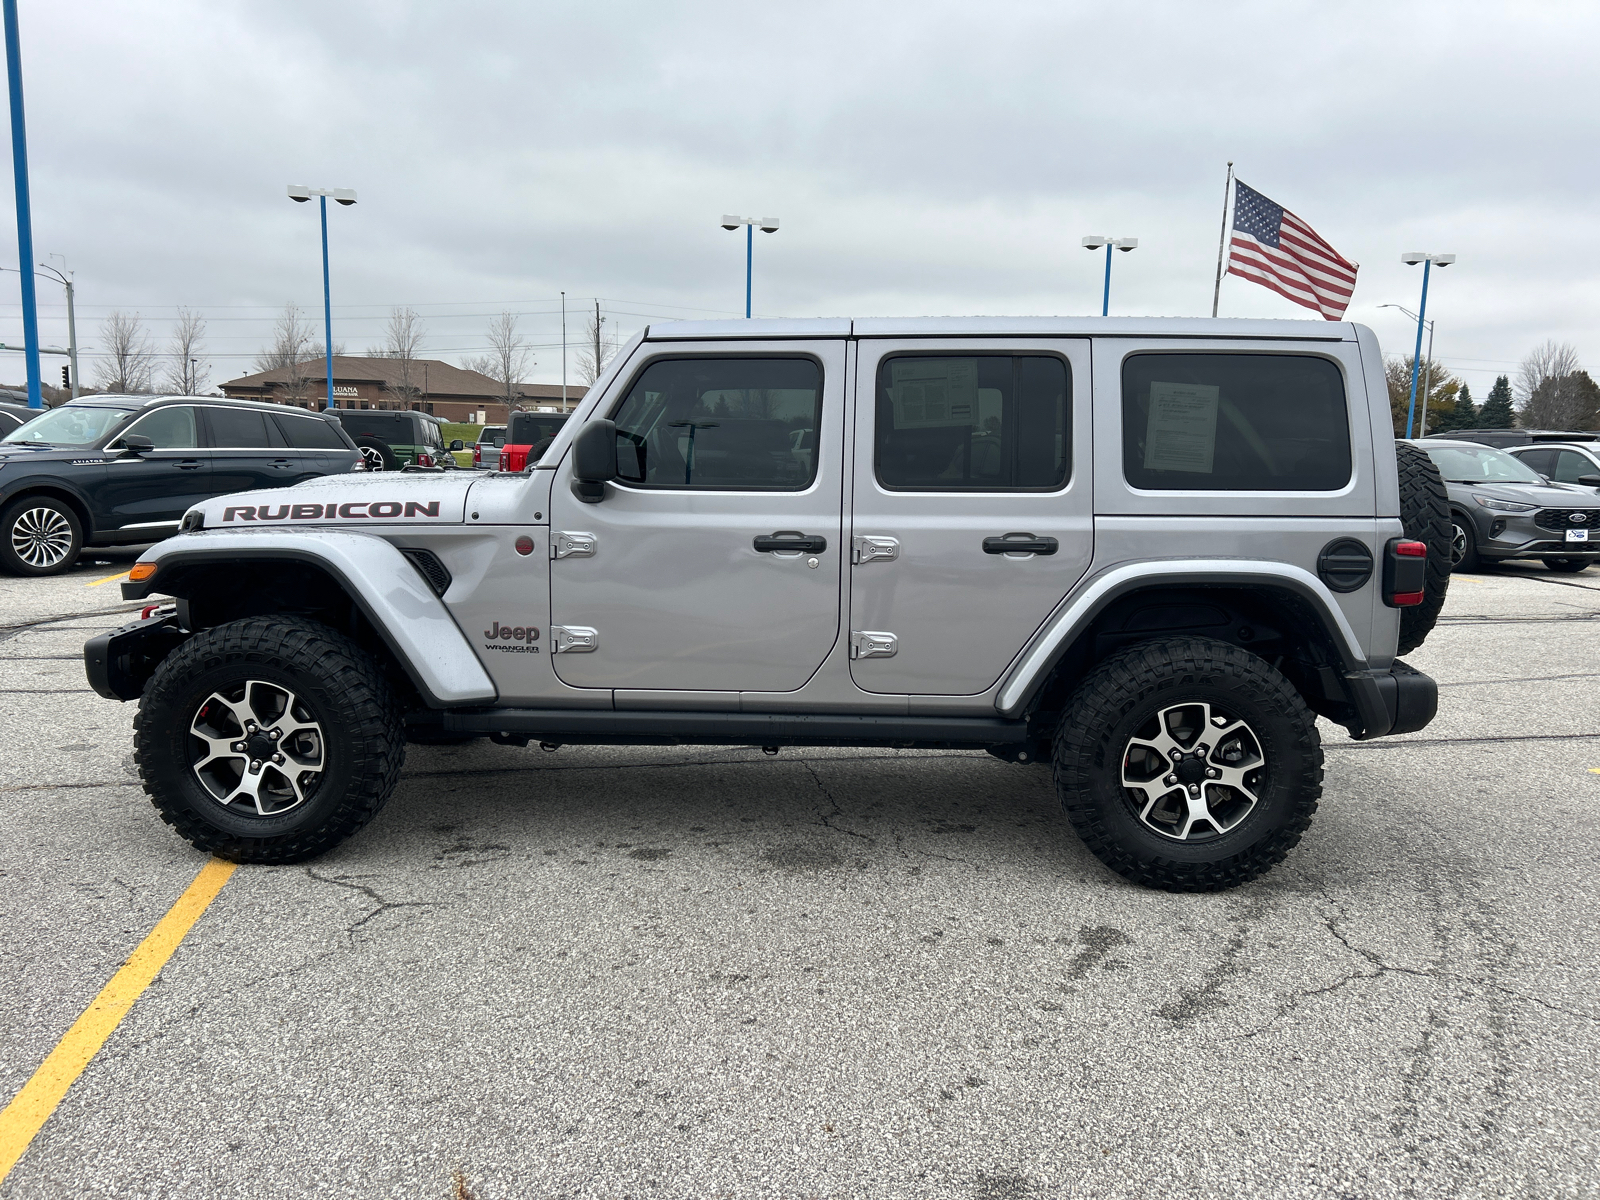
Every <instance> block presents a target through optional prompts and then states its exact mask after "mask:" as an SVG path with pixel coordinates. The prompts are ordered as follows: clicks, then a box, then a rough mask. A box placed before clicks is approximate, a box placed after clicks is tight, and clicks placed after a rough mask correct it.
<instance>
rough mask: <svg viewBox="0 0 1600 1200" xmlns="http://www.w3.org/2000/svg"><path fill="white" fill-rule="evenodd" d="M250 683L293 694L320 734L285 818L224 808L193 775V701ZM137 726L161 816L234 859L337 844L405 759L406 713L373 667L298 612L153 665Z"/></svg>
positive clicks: (259, 859)
mask: <svg viewBox="0 0 1600 1200" xmlns="http://www.w3.org/2000/svg"><path fill="white" fill-rule="evenodd" d="M246 680H262V681H265V682H267V683H269V684H274V685H281V686H283V687H284V688H286V689H287V690H289V691H291V692H293V693H294V695H295V696H297V697H298V698H299V700H300V701H301V703H302V704H303V705H304V706H305V708H306V709H308V710H309V711H310V712H311V713H312V715H313V716H314V718H315V720H316V721H318V722H319V723H320V725H321V728H322V731H323V738H322V740H323V754H324V764H325V765H324V768H323V771H322V774H321V776H320V779H319V780H318V781H317V782H316V783H315V785H314V786H313V787H312V788H311V789H310V790H309V791H308V794H307V796H306V799H305V801H304V802H303V803H301V804H300V805H299V806H298V807H296V808H294V809H291V810H289V811H287V812H285V813H283V814H281V815H269V816H258V815H253V814H252V815H249V816H244V815H240V814H239V813H237V812H235V811H234V810H232V809H225V808H224V807H223V806H222V804H220V803H219V802H218V801H217V800H216V799H215V797H213V796H212V795H211V793H209V792H208V791H207V790H206V789H205V788H204V787H203V786H202V785H201V783H200V781H199V780H198V779H197V778H196V775H195V772H194V770H193V769H192V767H193V763H194V761H195V752H194V750H193V749H192V744H193V741H194V739H193V738H192V737H191V735H190V733H189V729H190V725H191V723H192V722H193V721H194V719H195V714H196V713H197V711H198V710H199V706H200V705H201V704H202V703H203V702H204V701H205V699H206V697H208V696H209V695H211V694H212V693H213V692H215V691H218V690H220V689H223V688H226V687H228V686H230V685H233V684H236V683H239V682H243V681H246ZM133 728H134V759H135V761H136V763H137V764H138V768H139V776H140V778H141V780H142V781H143V783H144V789H145V792H146V794H148V795H149V797H150V800H151V803H153V804H154V805H155V807H156V811H157V812H159V813H160V814H161V819H162V820H164V821H165V822H166V823H167V824H169V825H171V826H172V827H173V828H174V829H175V830H177V831H178V833H179V834H180V835H181V836H183V837H184V838H186V839H187V840H188V841H190V842H191V843H193V844H194V846H195V847H196V848H198V849H200V850H205V851H209V852H210V853H212V854H215V855H217V856H219V857H221V858H225V859H229V860H231V861H233V862H239V863H294V862H302V861H304V860H305V859H308V858H314V857H315V856H317V855H319V854H322V853H323V852H325V851H327V850H329V849H331V848H333V847H334V846H336V845H338V844H339V843H340V842H342V841H343V840H344V839H346V838H348V837H349V836H350V835H351V834H353V833H355V832H356V831H357V830H358V829H360V828H361V827H362V826H363V825H365V824H366V823H367V822H368V821H370V820H372V818H373V817H374V816H375V815H377V812H378V810H379V809H381V808H382V807H383V805H384V803H385V802H386V801H387V800H388V799H389V796H390V795H391V794H392V793H393V791H394V788H395V784H396V783H397V782H398V781H399V778H400V768H401V766H402V765H403V763H404V762H405V725H404V717H403V713H402V710H401V708H400V705H399V704H398V703H397V701H396V698H395V696H394V693H393V690H392V689H391V688H390V686H389V684H388V681H387V680H385V678H384V676H383V672H382V671H381V670H380V669H379V667H378V664H377V663H375V662H374V661H373V660H372V657H371V656H370V655H368V654H367V653H366V652H365V651H364V650H362V649H361V648H360V647H359V646H357V645H356V644H355V643H354V642H353V641H351V640H350V639H349V638H347V637H345V636H344V635H343V634H341V633H338V632H336V631H335V630H332V629H329V628H328V627H327V626H325V625H321V624H318V623H317V622H315V621H311V620H307V619H305V618H300V617H278V616H270V617H250V618H247V619H245V620H242V621H233V622H230V623H229V624H227V625H220V626H218V627H216V628H215V629H208V630H205V631H204V632H202V633H198V634H196V635H195V636H194V637H192V638H190V639H189V640H188V641H187V642H185V643H183V645H181V646H179V647H178V649H176V650H174V651H173V652H172V653H171V654H170V655H168V657H167V658H166V660H165V661H163V662H162V664H161V666H160V667H159V668H157V670H156V673H155V675H154V676H153V677H152V678H151V679H150V682H149V684H148V685H147V686H146V688H145V691H144V695H143V696H142V697H141V698H140V700H139V711H138V714H137V715H136V716H135V717H134V726H133Z"/></svg>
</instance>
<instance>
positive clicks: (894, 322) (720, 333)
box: [645, 317, 1359, 342]
mask: <svg viewBox="0 0 1600 1200" xmlns="http://www.w3.org/2000/svg"><path fill="white" fill-rule="evenodd" d="M1358 329H1359V326H1357V325H1355V324H1353V323H1351V322H1348V321H1276V320H1256V319H1251V318H1239V317H1215V318H1213V317H866V318H861V319H854V320H853V319H850V318H845V317H805V318H789V317H779V318H767V317H760V318H755V319H751V320H744V321H740V320H732V321H666V322H656V323H652V324H651V325H650V326H649V327H648V328H647V329H646V330H645V337H646V339H647V340H650V341H686V340H690V339H701V338H704V339H707V340H712V339H717V338H769V339H790V338H842V337H858V338H890V337H895V338H898V337H905V338H915V337H1175V338H1285V339H1289V338H1292V339H1295V340H1297V341H1311V340H1314V341H1341V342H1348V341H1354V340H1355V338H1356V335H1357V330H1358Z"/></svg>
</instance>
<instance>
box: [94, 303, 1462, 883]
mask: <svg viewBox="0 0 1600 1200" xmlns="http://www.w3.org/2000/svg"><path fill="white" fill-rule="evenodd" d="M1449 547H1450V521H1449V509H1448V505H1447V502H1446V499H1445V493H1444V487H1443V484H1442V483H1441V481H1440V479H1439V475H1438V472H1437V471H1436V470H1435V469H1434V467H1433V465H1432V464H1431V463H1430V462H1429V460H1428V458H1427V456H1426V455H1424V454H1422V453H1421V452H1420V451H1418V450H1417V449H1416V448H1415V447H1411V446H1405V445H1402V446H1400V447H1399V448H1398V458H1397V447H1396V444H1395V440H1394V437H1393V434H1392V432H1391V426H1390V416H1389V402H1388V393H1387V390H1386V388H1385V385H1384V371H1383V359H1382V356H1381V354H1380V352H1379V350H1378V344H1377V341H1376V339H1375V338H1374V337H1373V335H1372V333H1371V331H1370V330H1368V329H1365V328H1363V327H1361V326H1358V325H1351V324H1333V323H1327V322H1314V323H1313V322H1290V321H1237V320H1221V321H1218V320H1094V319H1066V318H1038V319H1012V318H983V319H967V320H955V319H939V320H932V319H918V320H864V321H849V320H806V321H787V320H782V321H759V320H757V321H740V322H709V323H678V324H669V325H653V326H651V327H649V328H648V329H647V330H645V331H644V333H642V334H640V335H639V336H638V337H637V338H635V339H634V341H633V342H632V343H631V344H630V345H628V346H627V347H626V348H625V349H624V350H623V351H622V352H621V353H619V354H618V355H617V356H616V358H615V360H614V361H613V362H612V364H611V366H610V368H609V369H608V370H607V372H606V373H605V375H604V376H603V377H602V378H601V379H600V380H599V381H598V382H597V383H596V385H595V386H594V387H593V388H592V389H591V390H590V391H589V394H588V397H587V399H586V400H585V401H584V403H583V405H582V406H581V407H580V408H579V409H578V411H577V413H576V414H575V416H574V417H573V419H572V420H571V421H570V422H569V423H568V424H567V425H566V426H565V428H564V429H563V430H562V431H561V433H560V435H559V436H558V437H557V438H556V439H555V441H554V443H553V444H552V445H551V446H550V447H549V449H548V451H547V452H546V453H545V454H544V455H543V457H542V458H541V459H540V461H538V462H537V463H535V464H533V465H532V466H531V467H530V468H529V469H528V470H526V471H522V472H518V473H515V474H511V473H499V472H496V473H492V474H487V475H485V474H470V473H467V472H457V473H443V472H434V471H427V470H417V469H412V470H409V471H407V472H404V473H383V474H374V475H343V476H337V477H331V478H328V479H321V480H315V481H311V482H308V483H304V484H301V485H299V486H296V487H292V488H286V489H282V490H274V491H267V492H258V493H243V494H238V495H231V496H224V497H221V498H219V499H215V500H210V501H207V502H206V503H204V504H202V505H199V506H197V507H195V508H193V509H191V510H190V511H189V513H188V514H187V515H186V517H185V518H184V522H183V532H182V533H181V534H180V535H179V536H176V537H173V538H171V539H170V540H168V541H165V542H163V543H161V544H160V545H158V546H157V547H155V548H154V549H153V550H151V551H150V552H148V553H147V554H146V555H145V556H144V557H143V558H141V559H140V561H139V563H138V564H137V565H136V566H135V568H134V571H133V572H132V580H133V582H130V583H128V584H126V585H124V589H123V594H124V595H125V596H127V597H129V598H141V599H142V598H145V597H147V596H150V595H157V596H167V597H172V598H174V599H175V603H172V604H167V605H164V606H162V607H158V608H155V609H154V610H153V611H152V612H150V613H149V615H148V616H147V617H146V619H144V620H142V621H140V622H138V623H136V624H133V625H130V626H128V627H126V628H124V629H122V630H119V631H117V632H115V633H113V634H108V635H104V636H101V637H98V638H96V639H94V640H93V641H91V642H90V643H89V644H88V646H87V647H86V649H85V657H86V661H87V667H88V673H89V678H90V681H91V682H92V683H93V685H94V687H95V688H96V690H97V691H99V692H100V693H101V694H102V695H104V696H107V697H110V698H115V699H120V700H133V699H138V701H139V712H138V716H137V718H136V721H135V737H136V756H137V759H138V764H139V770H140V772H141V775H142V777H143V780H144V786H145V789H146V791H147V792H148V793H149V795H150V798H151V799H152V800H153V801H154V803H155V806H156V808H157V810H158V811H159V812H160V813H161V816H162V817H163V819H165V820H166V821H167V822H168V823H169V824H171V825H172V826H173V827H174V828H176V829H177V830H178V832H179V833H180V834H182V835H183V836H184V837H186V838H188V839H189V840H190V841H191V842H193V843H194V844H195V845H196V846H198V847H200V848H202V849H204V850H208V851H212V852H214V853H216V854H219V855H222V856H223V857H225V858H231V859H234V860H237V861H241V862H265V863H283V862H293V861H297V860H301V859H306V858H309V857H311V856H313V855H315V854H318V853H320V852H322V851H324V850H327V849H328V848H329V847H331V846H333V845H335V844H337V843H338V842H339V841H341V840H342V839H344V838H346V837H348V836H349V835H350V834H352V833H354V832H355V831H356V830H358V829H359V828H361V826H362V825H364V824H365V823H366V822H367V821H369V820H371V819H372V817H373V816H374V814H376V813H377V811H378V809H379V808H381V807H382V806H383V803H384V801H385V800H387V799H388V797H389V795H390V793H391V792H392V791H393V790H394V787H395V783H396V780H397V779H398V778H399V774H400V768H401V763H402V761H403V759H404V755H405V745H406V742H407V741H408V740H411V741H420V742H428V741H453V740H466V739H470V738H474V737H483V736H487V737H490V738H493V739H494V740H496V741H498V742H503V743H504V742H510V743H515V744H518V745H526V744H527V743H528V742H530V741H537V742H539V743H541V744H543V745H545V746H547V747H554V746H556V745H561V744H573V743H591V744H592V743H608V744H622V745H640V744H652V743H705V744H719V745H726V744H735V745H750V746H761V747H765V748H769V749H772V748H776V747H781V746H898V747H924V748H940V749H952V748H955V749H973V750H986V751H988V752H989V753H990V754H993V755H995V756H996V757H998V758H1001V759H1004V760H1006V761H1008V762H1012V763H1021V764H1032V763H1036V762H1038V763H1043V762H1049V763H1051V764H1052V766H1053V769H1054V777H1055V786H1056V788H1057V790H1058V791H1059V793H1060V797H1061V801H1062V804H1063V805H1064V807H1065V810H1066V814H1067V817H1068V819H1069V820H1070V821H1071V822H1072V824H1073V826H1074V827H1075V828H1076V829H1077V831H1078V832H1079V834H1080V835H1081V836H1082V837H1083V839H1084V840H1085V842H1087V844H1088V845H1089V847H1090V848H1091V849H1092V850H1093V851H1094V853H1095V854H1097V855H1098V856H1099V857H1100V858H1101V859H1102V860H1103V861H1104V862H1105V863H1106V864H1107V865H1108V866H1109V867H1110V868H1111V869H1112V870H1114V871H1117V872H1118V873H1120V874H1121V875H1123V876H1125V877H1127V878H1128V879H1130V880H1134V881H1136V882H1139V883H1142V884H1147V885H1151V886H1155V887H1161V888H1167V889H1172V890H1213V889H1218V888H1225V887H1229V886H1232V885H1234V884H1237V883H1241V882H1243V881H1245V880H1248V879H1251V878H1253V877H1255V876H1257V875H1259V874H1261V873H1262V872H1263V871H1265V870H1267V869H1268V868H1269V867H1271V866H1272V865H1273V864H1275V863H1277V862H1278V861H1280V860H1281V859H1282V858H1283V857H1284V856H1285V855H1286V854H1287V853H1288V851H1289V850H1290V849H1291V848H1292V847H1293V846H1294V845H1295V844H1296V842H1298V841H1299V839H1300V835H1301V834H1302V832H1304V830H1305V829H1306V827H1307V826H1308V825H1309V823H1310V821H1311V817H1312V814H1313V812H1314V811H1315V809H1316V807H1317V800H1318V797H1319V795H1320V793H1321V781H1322V751H1321V746H1320V741H1319V738H1318V733H1317V728H1316V723H1315V718H1316V715H1318V714H1320V715H1322V716H1324V717H1327V718H1330V719H1331V720H1333V721H1336V722H1338V723H1340V724H1342V725H1344V726H1345V727H1346V728H1348V729H1349V730H1350V732H1351V734H1352V735H1353V736H1355V737H1358V738H1373V737H1380V736H1382V735H1384V734H1393V733H1405V732H1409V731H1411V730H1415V729H1420V728H1422V727H1423V726H1424V725H1426V724H1427V723H1428V722H1429V721H1430V720H1431V719H1432V717H1433V714H1434V709H1435V706H1436V702H1437V695H1438V693H1437V689H1436V686H1435V684H1434V682H1433V680H1431V679H1429V678H1428V677H1427V676H1425V675H1422V674H1420V673H1418V672H1416V671H1414V670H1412V669H1411V668H1409V667H1407V666H1406V665H1405V664H1404V663H1403V662H1401V661H1399V659H1398V658H1397V657H1396V655H1397V654H1403V653H1406V652H1407V651H1409V650H1410V649H1411V648H1412V647H1414V646H1416V645H1418V644H1420V643H1421V641H1422V639H1423V637H1424V636H1426V634H1427V633H1428V630H1429V629H1430V628H1431V626H1432V624H1433V621H1434V619H1435V617H1436V616H1437V614H1438V611H1439V606H1440V604H1442V602H1443V600H1444V592H1445V587H1446V584H1447V582H1448V578H1449V574H1448V566H1449Z"/></svg>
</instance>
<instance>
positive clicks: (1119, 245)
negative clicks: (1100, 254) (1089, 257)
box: [1083, 233, 1139, 317]
mask: <svg viewBox="0 0 1600 1200" xmlns="http://www.w3.org/2000/svg"><path fill="white" fill-rule="evenodd" d="M1138 244H1139V239H1138V238H1109V237H1101V236H1100V235H1099V234H1097V233H1096V234H1090V235H1089V236H1088V237H1086V238H1084V239H1083V248H1084V249H1085V250H1098V249H1100V247H1101V246H1104V247H1105V248H1106V288H1105V293H1104V294H1103V295H1102V296H1101V297H1100V315H1101V316H1102V317H1104V316H1109V315H1110V313H1111V251H1112V249H1113V248H1115V249H1117V250H1121V251H1122V252H1123V253H1124V254H1126V253H1128V251H1130V250H1132V249H1133V248H1134V247H1136V246H1137V245H1138Z"/></svg>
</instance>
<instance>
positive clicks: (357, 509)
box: [222, 500, 439, 521]
mask: <svg viewBox="0 0 1600 1200" xmlns="http://www.w3.org/2000/svg"><path fill="white" fill-rule="evenodd" d="M363 510H364V511H363ZM401 515H404V516H407V517H437V516H438V515H439V502H438V501H437V500H429V501H427V502H426V503H424V502H421V501H417V500H407V501H406V502H405V503H404V504H402V503H401V502H400V501H398V500H371V501H357V502H355V503H351V504H280V505H278V506H277V507H276V508H274V507H273V506H272V505H270V504H240V505H236V506H234V507H231V508H229V509H227V510H225V511H224V512H223V514H222V519H223V520H224V521H333V520H345V521H351V520H364V519H366V518H368V517H376V518H379V519H383V518H385V517H398V516H401Z"/></svg>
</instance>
